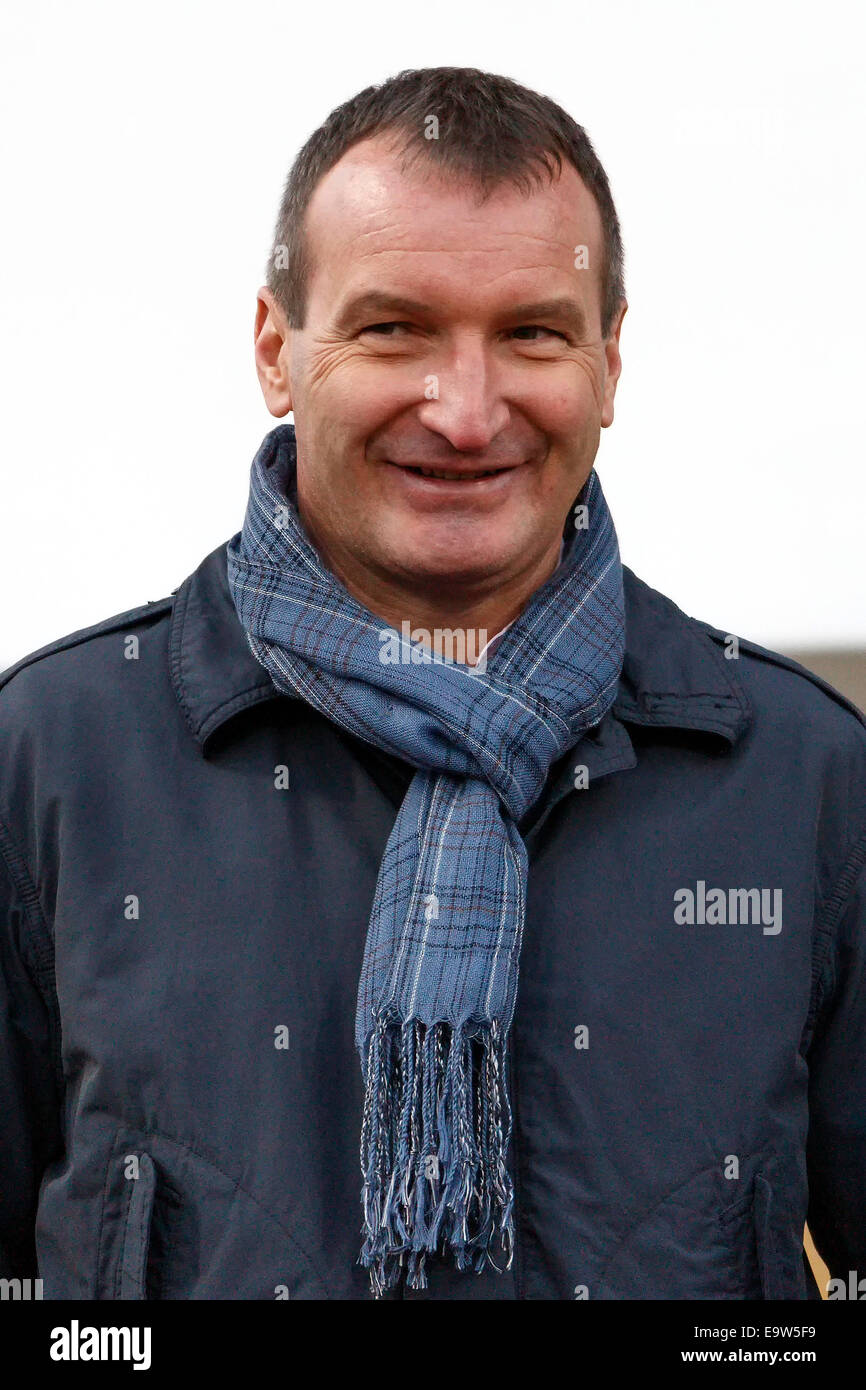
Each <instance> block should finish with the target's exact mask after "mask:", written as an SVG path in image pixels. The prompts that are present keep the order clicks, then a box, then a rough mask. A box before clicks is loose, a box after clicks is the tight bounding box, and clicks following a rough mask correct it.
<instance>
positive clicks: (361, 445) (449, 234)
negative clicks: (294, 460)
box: [256, 137, 625, 606]
mask: <svg viewBox="0 0 866 1390" xmlns="http://www.w3.org/2000/svg"><path fill="white" fill-rule="evenodd" d="M476 198H477V195H476V193H475V191H474V189H473V188H471V187H467V186H462V185H460V184H457V183H455V182H454V181H453V180H450V181H446V180H444V179H443V178H442V177H441V175H439V174H438V173H437V172H436V171H435V170H434V168H433V166H432V165H431V166H426V167H425V166H424V165H423V164H421V165H418V166H416V167H415V169H414V170H413V171H412V172H410V173H401V172H400V170H399V167H398V158H397V156H396V154H395V153H394V152H393V148H392V146H391V145H390V143H389V142H388V141H387V140H386V139H383V138H381V137H377V138H375V139H372V140H368V141H364V142H363V143H361V144H359V145H357V146H355V147H354V148H353V149H352V150H350V151H349V152H348V153H347V154H346V155H345V156H344V157H343V158H342V159H341V160H340V162H339V163H338V164H337V165H335V166H334V168H333V169H332V170H331V171H330V172H329V173H328V174H327V175H326V176H325V177H324V178H323V179H322V181H321V182H320V184H319V185H318V186H317V188H316V191H315V193H314V195H313V198H312V200H311V203H310V206H309V209H308V213H307V219H306V237H307V243H308V246H309V248H310V259H311V272H310V280H309V284H308V299H307V317H306V323H305V325H304V328H303V329H300V330H298V329H289V328H288V327H287V325H286V320H285V318H284V316H283V315H282V312H281V310H280V309H279V307H278V306H277V305H276V304H275V303H274V300H273V298H272V297H271V296H270V295H268V292H267V291H262V293H261V295H260V302H259V306H258V318H257V323H256V334H257V348H256V352H257V363H258V369H259V378H260V380H261V383H262V388H263V390H264V394H265V399H266V401H267V404H268V406H269V408H270V410H271V411H272V413H273V414H275V415H278V416H280V415H284V414H286V413H287V411H288V410H290V409H291V410H293V411H294V415H295V430H296V435H297V441H298V498H299V509H300V513H301V517H302V520H303V521H304V525H305V527H306V528H307V530H308V532H309V534H310V535H311V537H312V539H313V540H314V542H315V543H316V545H317V548H318V549H319V550H320V552H321V553H322V555H323V558H324V559H325V560H326V561H327V563H328V564H329V565H330V567H331V568H332V569H333V570H334V572H335V573H336V574H338V575H339V576H340V577H341V578H342V579H343V581H344V583H346V585H347V587H349V588H350V590H354V591H356V592H357V590H358V588H359V587H360V588H361V589H362V590H364V589H365V587H366V588H369V587H370V585H372V588H373V590H374V591H375V590H377V589H379V590H384V589H387V588H388V586H392V587H395V588H396V589H398V590H403V591H412V592H417V593H425V594H427V595H428V596H429V595H430V594H434V593H436V592H440V593H442V594H443V595H444V594H445V593H446V591H447V592H448V593H450V594H452V595H456V594H459V592H460V590H461V589H463V590H465V591H466V593H467V594H469V593H471V594H473V595H477V594H483V593H485V592H488V591H491V590H492V589H494V588H496V587H501V586H503V585H508V586H514V585H516V584H517V585H519V583H520V579H521V576H530V575H533V574H535V575H536V576H538V575H539V574H541V571H544V573H543V574H541V578H542V579H543V578H546V577H547V574H549V573H550V571H551V570H552V568H553V567H554V565H555V563H556V560H557V559H558V555H559V542H560V537H561V533H562V527H563V523H564V521H565V517H566V514H567V512H568V508H569V504H570V503H571V502H572V501H573V499H574V497H575V496H576V494H577V493H578V492H579V490H580V488H581V487H582V486H583V483H584V482H585V481H586V479H587V477H588V476H589V473H590V471H591V469H592V465H593V461H594V459H595V454H596V450H597V448H598V441H599V432H600V429H601V427H602V426H606V425H609V424H610V423H611V422H612V420H613V397H614V391H615V388H616V381H617V378H618V376H619V370H620V359H619V351H618V342H619V328H620V323H621V320H622V314H623V313H624V311H625V310H624V306H623V308H622V309H621V311H620V314H619V317H618V319H617V322H616V323H615V325H614V328H613V330H612V333H611V335H610V337H609V338H608V340H607V342H605V341H604V340H603V339H602V337H601V322H600V307H601V306H600V274H599V269H600V265H601V257H602V231H601V218H600V216H599V213H598V209H597V207H596V204H595V201H594V199H593V198H592V196H591V195H590V193H589V192H588V191H587V189H586V187H585V186H584V184H583V182H582V181H581V179H580V177H579V175H578V174H577V172H576V171H575V170H574V169H573V168H571V166H570V165H566V166H565V167H564V169H563V172H562V174H561V176H560V177H559V178H558V179H557V180H556V181H555V182H553V183H552V184H550V185H549V186H544V187H542V188H540V189H538V190H537V191H534V192H533V193H532V194H530V195H529V196H524V195H522V194H521V193H520V191H519V190H517V189H515V188H513V187H511V186H510V185H509V186H503V187H502V188H499V189H497V190H496V191H495V192H494V193H493V194H492V195H491V196H490V197H489V198H488V200H487V201H486V202H485V203H483V204H482V205H481V206H478V205H477V201H476ZM581 247H585V248H587V251H586V253H585V254H583V255H581V252H580V251H579V248H581ZM576 259H577V260H578V266H577V267H576V266H575V260H576ZM582 261H588V268H587V267H586V266H584V265H582V264H581V262H582ZM421 469H425V470H429V469H433V470H435V471H437V472H446V473H450V474H453V475H456V476H454V477H452V478H450V479H449V478H444V479H443V478H431V477H425V476H423V474H422V473H421V472H420V471H419V470H421ZM494 470H495V471H494ZM490 471H494V473H493V476H489V477H484V478H476V477H475V476H474V475H475V474H477V473H481V472H490ZM467 475H470V476H467ZM362 576H365V577H366V579H365V581H362V578H361V577H362ZM371 606H372V605H371Z"/></svg>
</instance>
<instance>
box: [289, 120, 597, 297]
mask: <svg viewBox="0 0 866 1390" xmlns="http://www.w3.org/2000/svg"><path fill="white" fill-rule="evenodd" d="M400 164H401V161H400V154H399V151H398V149H397V148H396V147H395V145H394V143H393V140H392V139H389V138H388V137H383V136H378V137H375V138H373V139H369V140H364V141H362V142H360V143H359V144H358V145H355V146H353V147H352V149H350V150H349V151H347V153H346V154H345V155H344V156H343V157H342V159H340V160H339V162H338V163H337V164H335V165H334V167H333V169H330V170H329V171H328V173H327V174H326V175H325V176H324V177H323V178H322V179H321V181H320V183H319V184H318V185H317V187H316V189H315V191H314V193H313V196H312V198H311V200H310V205H309V208H308V210H307V217H306V236H307V243H308V246H309V248H310V250H311V262H312V265H311V281H310V285H309V287H308V288H309V294H310V302H311V307H312V306H313V301H314V300H318V301H319V302H320V303H323V302H325V303H333V302H334V301H335V300H336V299H337V298H342V297H343V296H344V295H347V294H349V293H352V292H354V291H355V290H356V289H357V288H358V287H359V286H363V287H364V288H366V287H368V285H375V286H376V287H383V288H384V287H385V286H384V285H383V281H385V280H388V281H389V283H388V285H387V288H388V289H394V288H400V287H401V286H395V285H393V284H392V283H391V281H393V280H394V279H395V278H396V279H398V280H403V281H407V282H410V283H411V284H412V286H413V287H414V288H418V286H419V283H421V282H426V283H427V284H428V287H429V289H430V290H431V292H436V293H439V294H443V293H445V292H447V290H448V289H449V288H452V289H456V290H457V291H458V292H459V293H463V292H465V289H466V287H467V286H471V287H472V289H473V291H474V292H477V291H478V290H479V289H480V288H481V287H482V286H489V287H494V286H496V285H498V286H499V287H500V289H501V290H503V291H504V292H506V293H508V292H509V291H510V290H511V289H514V290H515V291H517V290H522V289H529V288H531V287H532V286H533V283H535V285H536V286H537V283H538V281H539V277H546V280H547V284H548V285H550V283H551V278H550V277H551V274H552V273H555V274H558V275H559V277H560V279H559V288H560V289H567V288H569V287H571V288H572V289H573V290H574V292H575V293H576V294H577V297H578V298H585V289H586V286H587V281H586V277H587V271H586V270H582V271H577V270H575V267H574V260H575V248H576V247H577V246H586V247H587V248H588V253H589V254H588V263H589V276H590V280H591V281H592V283H593V284H596V283H597V279H598V275H599V268H600V266H601V255H602V226H601V215H600V213H599V210H598V207H597V205H596V202H595V199H594V198H593V196H592V194H591V193H590V192H589V190H588V189H587V187H586V185H585V184H584V183H583V180H582V179H581V177H580V175H579V174H578V172H577V170H576V169H574V167H573V166H572V165H571V164H568V163H563V168H562V171H561V173H560V174H559V175H558V176H557V177H556V178H555V179H553V180H549V179H547V178H544V179H543V180H542V181H541V182H540V183H539V184H538V185H537V186H536V185H534V184H533V187H532V191H531V192H530V193H528V194H527V193H523V192H522V191H521V190H520V189H519V188H517V187H515V186H514V185H513V184H511V183H503V184H501V185H498V186H496V187H495V188H494V189H493V190H492V191H491V192H490V194H489V196H488V198H487V199H486V200H485V201H483V202H480V201H479V195H478V190H477V188H476V187H475V185H473V184H470V183H467V182H466V181H458V180H456V179H455V178H453V177H452V176H449V175H447V174H445V173H444V171H442V170H441V169H439V168H438V167H437V166H436V165H435V164H434V163H432V161H431V162H429V163H428V162H427V161H426V160H425V159H423V158H421V159H418V160H417V161H415V162H413V164H412V167H410V168H409V169H406V170H404V169H401V167H400ZM402 287H403V288H406V289H407V290H408V283H407V284H405V285H403V286H402Z"/></svg>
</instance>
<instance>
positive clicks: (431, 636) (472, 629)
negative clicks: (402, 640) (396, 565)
mask: <svg viewBox="0 0 866 1390" xmlns="http://www.w3.org/2000/svg"><path fill="white" fill-rule="evenodd" d="M560 543H561V537H560V536H559V535H557V537H556V539H555V541H553V542H552V543H551V545H550V546H548V547H547V549H546V550H545V551H544V553H543V554H542V555H541V556H540V557H539V558H538V560H537V561H536V562H535V563H534V564H532V565H531V566H530V567H529V568H528V569H525V570H522V571H521V572H520V573H519V574H518V575H515V576H513V578H511V579H510V580H507V581H505V582H502V581H500V580H499V579H498V578H496V579H493V580H489V579H488V580H485V581H483V582H481V583H479V584H477V585H475V586H467V585H466V584H460V583H458V582H456V581H455V582H449V581H447V580H442V579H436V580H435V581H430V582H428V583H427V584H422V585H418V584H417V583H415V584H413V583H412V582H411V581H410V580H408V579H407V580H406V581H405V582H401V580H400V577H395V576H394V575H390V574H389V575H385V574H380V573H378V572H377V571H374V570H372V569H370V568H365V567H363V566H355V565H353V564H351V562H350V563H349V564H342V563H341V562H340V560H339V559H338V558H336V557H334V556H332V555H331V554H329V553H328V551H327V549H326V548H324V547H323V546H322V545H321V543H319V542H318V541H317V542H316V546H317V549H318V550H319V553H320V555H321V557H322V560H323V561H324V563H325V564H326V565H327V567H328V568H329V569H330V570H331V573H332V574H335V575H336V577H337V578H338V579H339V580H340V582H341V584H343V586H344V587H345V588H346V589H347V590H348V591H349V593H350V594H351V595H352V597H353V598H354V599H356V600H357V601H358V603H361V604H363V605H364V607H365V608H368V609H369V610H370V612H371V613H375V614H376V616H377V617H380V618H382V619H383V620H384V623H385V624H386V625H387V626H388V627H391V628H394V629H396V630H397V631H398V632H400V633H401V634H402V635H404V636H406V637H409V638H410V640H411V641H412V642H415V643H421V644H422V645H423V646H425V647H429V648H430V650H431V651H433V652H434V653H435V654H436V655H439V656H442V657H444V658H446V659H448V660H458V661H461V660H462V661H465V662H466V663H467V664H468V665H470V666H474V665H475V663H476V661H477V660H478V657H479V656H480V655H481V653H482V651H483V649H484V648H485V647H486V645H487V643H488V642H489V641H490V640H491V638H493V637H494V636H495V635H496V634H497V633H498V632H501V630H502V629H503V628H504V627H507V625H508V624H509V623H511V622H513V621H514V619H515V618H517V617H519V616H520V614H521V613H522V612H523V610H524V608H525V607H526V605H527V604H528V603H529V600H530V599H531V597H532V595H533V594H534V593H535V591H536V590H537V589H539V588H541V586H542V585H543V584H545V583H546V582H547V580H548V579H549V578H550V576H551V575H552V574H553V572H554V570H555V569H556V567H557V565H558V564H559V553H560ZM455 643H456V645H457V647H458V649H459V650H460V651H461V652H465V655H456V656H455Z"/></svg>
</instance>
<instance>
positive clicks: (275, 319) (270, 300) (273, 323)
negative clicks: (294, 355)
mask: <svg viewBox="0 0 866 1390" xmlns="http://www.w3.org/2000/svg"><path fill="white" fill-rule="evenodd" d="M255 344H256V372H257V374H258V378H259V385H260V386H261V388H262V395H263V396H264V398H265V405H266V406H267V407H268V410H269V411H270V412H271V414H272V415H276V416H281V415H288V413H289V411H290V410H291V409H292V381H291V374H290V369H289V363H290V360H291V346H292V330H291V328H290V327H289V323H288V320H287V318H286V316H285V314H284V312H283V310H282V308H281V306H280V305H279V304H278V303H277V301H276V299H275V298H274V296H273V295H272V294H271V291H270V290H269V289H268V288H267V287H266V286H262V288H261V289H260V290H259V293H258V298H257V300H256V325H255Z"/></svg>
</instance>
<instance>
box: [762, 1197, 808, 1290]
mask: <svg viewBox="0 0 866 1390" xmlns="http://www.w3.org/2000/svg"><path fill="white" fill-rule="evenodd" d="M752 1212H753V1217H754V1224H755V1244H756V1247H757V1255H758V1271H759V1274H760V1278H761V1292H762V1294H763V1297H764V1298H765V1299H770V1300H773V1301H777V1300H780V1299H792V1298H793V1299H804V1298H808V1291H807V1288H806V1276H805V1271H804V1268H803V1237H802V1232H800V1231H798V1230H797V1229H796V1227H795V1224H794V1222H793V1220H792V1218H791V1215H790V1211H789V1209H788V1207H787V1205H786V1204H785V1203H783V1202H782V1201H781V1200H780V1198H779V1194H778V1189H777V1187H776V1185H775V1184H774V1183H772V1182H770V1181H769V1180H768V1178H767V1177H766V1176H765V1174H764V1173H756V1174H755V1190H754V1203H753V1207H752Z"/></svg>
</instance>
